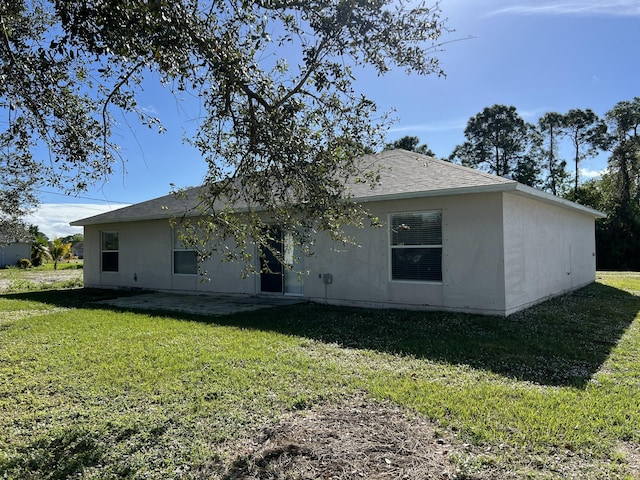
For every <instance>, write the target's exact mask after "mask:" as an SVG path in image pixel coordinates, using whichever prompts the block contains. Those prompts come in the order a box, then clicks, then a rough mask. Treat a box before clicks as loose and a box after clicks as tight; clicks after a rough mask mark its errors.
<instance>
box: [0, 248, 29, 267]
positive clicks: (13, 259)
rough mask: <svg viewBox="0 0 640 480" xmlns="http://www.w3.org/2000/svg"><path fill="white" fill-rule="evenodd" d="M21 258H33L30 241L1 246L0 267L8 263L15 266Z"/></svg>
mask: <svg viewBox="0 0 640 480" xmlns="http://www.w3.org/2000/svg"><path fill="white" fill-rule="evenodd" d="M21 258H28V259H30V258H31V245H30V244H29V243H12V244H9V245H4V246H0V268H4V267H5V266H7V265H10V266H15V265H17V264H18V260H20V259H21Z"/></svg>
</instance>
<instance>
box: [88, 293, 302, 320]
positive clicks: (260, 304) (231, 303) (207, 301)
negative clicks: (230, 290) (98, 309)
mask: <svg viewBox="0 0 640 480" xmlns="http://www.w3.org/2000/svg"><path fill="white" fill-rule="evenodd" d="M304 302H305V300H304V299H303V298H300V297H251V296H231V295H187V294H177V293H161V292H153V293H143V294H140V295H131V296H125V297H119V298H114V299H110V300H101V301H99V302H97V303H100V304H105V305H113V306H116V307H121V308H133V309H141V310H166V311H170V312H182V313H191V314H195V315H207V316H211V315H213V316H220V315H231V314H233V313H240V312H251V311H254V310H260V309H263V308H272V307H279V306H283V305H294V304H296V303H304Z"/></svg>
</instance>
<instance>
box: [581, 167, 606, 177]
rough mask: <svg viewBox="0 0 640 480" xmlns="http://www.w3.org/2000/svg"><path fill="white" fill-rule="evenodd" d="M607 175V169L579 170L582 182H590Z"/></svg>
mask: <svg viewBox="0 0 640 480" xmlns="http://www.w3.org/2000/svg"><path fill="white" fill-rule="evenodd" d="M605 173H607V169H606V168H603V169H602V170H589V169H588V168H581V169H580V178H581V179H583V180H591V179H592V178H598V177H601V176H602V175H604V174H605Z"/></svg>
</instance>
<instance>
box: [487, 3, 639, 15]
mask: <svg viewBox="0 0 640 480" xmlns="http://www.w3.org/2000/svg"><path fill="white" fill-rule="evenodd" d="M488 15H489V16H492V15H609V16H618V17H621V16H631V17H634V16H640V4H639V3H638V1H637V0H608V1H594V0H565V1H564V2H556V1H549V0H544V1H538V2H535V3H520V4H516V5H509V6H506V7H503V8H496V9H495V10H493V11H491V12H490V13H489V14H488Z"/></svg>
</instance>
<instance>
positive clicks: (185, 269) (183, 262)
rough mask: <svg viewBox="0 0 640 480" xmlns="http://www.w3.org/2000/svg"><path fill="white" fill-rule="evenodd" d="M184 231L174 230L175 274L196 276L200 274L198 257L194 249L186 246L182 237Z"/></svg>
mask: <svg viewBox="0 0 640 480" xmlns="http://www.w3.org/2000/svg"><path fill="white" fill-rule="evenodd" d="M183 233H184V231H183V230H178V229H175V228H174V229H173V273H174V274H179V275H196V274H197V273H198V255H197V253H196V251H195V250H194V249H193V248H190V247H188V246H187V245H185V244H184V242H183V241H182V239H181V238H180V235H181V234H183Z"/></svg>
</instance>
